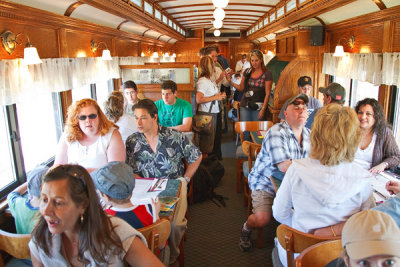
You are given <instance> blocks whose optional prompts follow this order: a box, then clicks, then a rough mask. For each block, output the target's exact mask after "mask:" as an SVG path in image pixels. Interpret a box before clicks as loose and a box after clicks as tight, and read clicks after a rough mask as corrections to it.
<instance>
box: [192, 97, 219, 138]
mask: <svg viewBox="0 0 400 267" xmlns="http://www.w3.org/2000/svg"><path fill="white" fill-rule="evenodd" d="M213 105H214V101H213V102H212V103H211V105H210V109H209V110H208V112H205V111H199V110H198V109H199V106H197V110H196V114H195V115H194V116H193V122H194V123H193V124H192V125H193V126H192V128H193V132H196V133H200V134H202V135H211V134H212V133H213V132H215V128H214V129H213V124H215V123H214V121H213V120H216V114H214V113H211V109H212V106H213Z"/></svg>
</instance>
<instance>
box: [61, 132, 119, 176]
mask: <svg viewBox="0 0 400 267" xmlns="http://www.w3.org/2000/svg"><path fill="white" fill-rule="evenodd" d="M114 130H115V128H114V127H112V128H111V129H110V131H109V132H108V133H107V134H105V135H103V136H101V135H100V136H99V137H98V138H97V140H96V142H94V143H93V144H91V145H90V146H83V145H81V143H79V141H75V142H72V143H70V142H68V140H67V139H66V135H65V134H63V138H64V140H65V142H66V143H67V146H68V154H67V156H68V163H71V164H79V165H81V166H83V167H84V168H87V169H88V168H94V169H98V168H101V167H103V166H104V165H105V164H106V163H107V162H108V160H107V148H108V145H109V144H110V141H111V136H112V134H113V132H114Z"/></svg>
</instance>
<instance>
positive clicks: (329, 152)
mask: <svg viewBox="0 0 400 267" xmlns="http://www.w3.org/2000/svg"><path fill="white" fill-rule="evenodd" d="M360 139H361V135H360V129H359V123H358V119H357V116H356V114H355V112H354V111H353V110H352V109H351V108H349V107H341V106H340V105H338V104H330V105H327V106H325V107H323V108H321V109H320V110H319V111H318V113H317V115H316V117H315V120H314V123H313V126H312V129H311V135H310V142H311V151H310V157H309V158H304V159H300V160H295V161H293V163H292V164H291V165H290V167H289V168H288V170H287V172H286V175H285V177H284V179H283V182H282V184H281V186H280V187H279V190H278V192H277V194H276V198H275V200H274V204H273V206H272V211H273V215H274V217H275V219H276V220H277V221H279V222H280V223H284V224H287V225H289V226H291V227H293V228H295V229H297V230H299V231H302V232H305V233H313V232H314V231H315V230H317V229H319V228H323V227H326V226H330V225H334V224H337V223H339V222H343V221H345V220H346V219H347V218H348V217H349V216H351V215H352V214H354V213H356V212H358V211H360V210H364V209H368V208H370V207H371V206H374V204H375V203H374V201H371V200H372V199H373V198H371V197H372V195H371V194H372V191H371V185H370V179H368V178H370V177H371V174H370V173H369V172H368V171H367V170H365V169H363V168H361V167H359V166H358V165H357V164H355V163H354V162H353V161H354V155H355V152H356V150H357V148H358V144H359V143H360ZM350 170H351V171H350ZM331 232H332V233H331V234H332V235H336V233H335V229H334V228H332V229H331ZM278 248H279V257H280V259H281V261H282V263H284V264H285V263H286V253H285V251H284V250H283V248H282V247H280V246H278Z"/></svg>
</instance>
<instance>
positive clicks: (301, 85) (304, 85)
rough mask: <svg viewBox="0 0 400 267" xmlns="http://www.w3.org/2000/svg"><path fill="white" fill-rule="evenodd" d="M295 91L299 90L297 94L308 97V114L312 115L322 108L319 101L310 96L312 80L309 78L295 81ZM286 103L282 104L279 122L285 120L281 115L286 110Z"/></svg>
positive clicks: (303, 77) (305, 77)
mask: <svg viewBox="0 0 400 267" xmlns="http://www.w3.org/2000/svg"><path fill="white" fill-rule="evenodd" d="M297 89H298V90H299V94H306V95H307V96H308V99H309V101H308V105H307V109H308V114H310V113H312V112H313V111H314V110H316V109H319V108H321V107H322V103H321V101H319V100H318V99H316V98H315V97H312V96H310V93H311V90H312V89H313V86H312V80H311V78H310V77H309V76H301V77H300V78H299V79H298V80H297ZM286 106H287V101H286V102H285V104H283V107H282V109H281V111H280V112H279V118H280V119H281V121H283V120H285V115H284V114H283V113H284V111H285V110H286Z"/></svg>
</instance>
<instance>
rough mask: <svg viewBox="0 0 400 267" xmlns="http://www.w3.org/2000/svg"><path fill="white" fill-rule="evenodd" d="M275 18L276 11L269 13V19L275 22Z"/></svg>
mask: <svg viewBox="0 0 400 267" xmlns="http://www.w3.org/2000/svg"><path fill="white" fill-rule="evenodd" d="M274 20H275V12H274V13H272V14H271V15H269V21H270V22H273V21H274Z"/></svg>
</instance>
